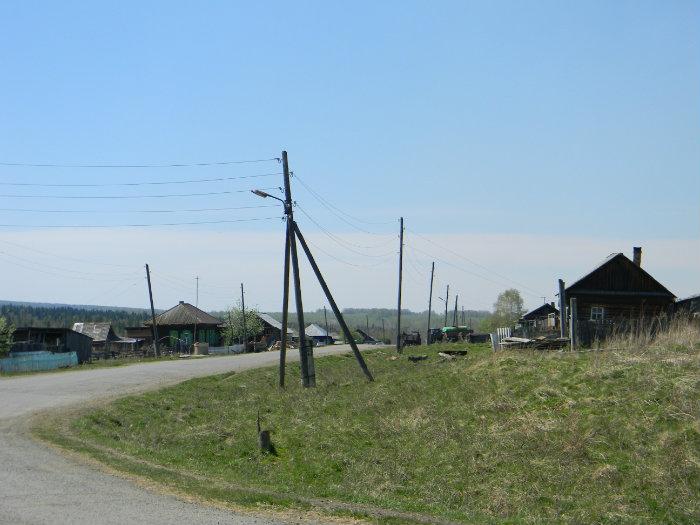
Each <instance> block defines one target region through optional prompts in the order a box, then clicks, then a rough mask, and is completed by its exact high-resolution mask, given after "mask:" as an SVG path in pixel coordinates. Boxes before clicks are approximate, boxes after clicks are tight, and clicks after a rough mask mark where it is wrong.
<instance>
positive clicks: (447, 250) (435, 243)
mask: <svg viewBox="0 0 700 525" xmlns="http://www.w3.org/2000/svg"><path fill="white" fill-rule="evenodd" d="M406 229H407V230H409V231H410V232H411V233H412V234H413V235H416V236H417V237H419V238H421V239H423V240H424V241H427V242H429V243H431V244H432V245H434V246H436V247H437V248H440V249H441V250H445V251H446V252H449V253H451V254H452V255H454V256H456V257H459V258H460V259H463V260H464V261H466V262H468V263H470V264H473V265H474V266H477V267H479V268H481V269H482V270H486V271H487V272H489V273H492V274H494V275H496V276H498V277H500V278H501V279H505V280H506V281H509V282H511V283H513V284H515V285H517V286H519V287H521V288H525V289H527V290H530V292H533V293H535V294H538V296H539V297H542V296H543V295H546V294H542V293H541V292H539V291H537V290H534V289H532V288H530V287H529V286H527V285H525V284H523V283H519V282H518V281H515V280H514V279H511V278H510V277H508V276H506V275H503V274H501V273H499V272H497V271H495V270H492V269H491V268H489V267H488V266H484V265H483V264H480V263H478V262H476V261H473V260H472V259H469V258H468V257H465V256H464V255H462V254H460V253H458V252H456V251H454V250H451V249H450V248H447V247H446V246H442V245H440V244H438V243H437V242H435V241H433V240H432V239H430V238H428V237H426V236H424V235H421V234H420V233H418V232H416V231H414V230H412V229H409V228H406Z"/></svg>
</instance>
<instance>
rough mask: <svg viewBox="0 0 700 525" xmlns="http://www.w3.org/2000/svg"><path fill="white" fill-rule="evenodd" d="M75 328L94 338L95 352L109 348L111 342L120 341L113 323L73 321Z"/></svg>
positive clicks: (93, 348) (93, 347)
mask: <svg viewBox="0 0 700 525" xmlns="http://www.w3.org/2000/svg"><path fill="white" fill-rule="evenodd" d="M73 330H75V331H76V332H78V333H81V334H84V335H87V336H88V337H89V338H90V339H91V340H92V350H93V352H100V351H106V350H109V347H110V344H111V343H113V342H115V341H119V336H118V335H117V334H116V333H115V332H114V329H113V328H112V323H73Z"/></svg>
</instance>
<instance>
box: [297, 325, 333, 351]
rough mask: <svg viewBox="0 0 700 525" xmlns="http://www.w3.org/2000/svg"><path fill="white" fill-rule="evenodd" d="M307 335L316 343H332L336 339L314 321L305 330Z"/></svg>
mask: <svg viewBox="0 0 700 525" xmlns="http://www.w3.org/2000/svg"><path fill="white" fill-rule="evenodd" d="M304 333H305V334H306V337H308V338H310V339H311V340H312V341H313V342H314V344H316V345H319V346H320V345H332V344H333V343H335V339H334V338H333V336H332V335H331V334H329V333H328V332H327V331H326V329H325V328H323V327H321V326H319V325H317V324H315V323H312V324H310V325H309V326H307V327H306V329H305V330H304Z"/></svg>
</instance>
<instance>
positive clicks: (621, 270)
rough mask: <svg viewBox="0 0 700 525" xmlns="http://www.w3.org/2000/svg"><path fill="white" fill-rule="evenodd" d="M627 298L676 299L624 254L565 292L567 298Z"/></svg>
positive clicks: (601, 266) (593, 271)
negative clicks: (614, 296) (620, 296)
mask: <svg viewBox="0 0 700 525" xmlns="http://www.w3.org/2000/svg"><path fill="white" fill-rule="evenodd" d="M569 294H573V295H580V294H586V295H625V296H640V297H665V298H669V299H675V297H676V296H675V295H673V294H672V293H671V292H670V291H669V290H668V289H667V288H666V287H665V286H664V285H662V284H661V283H660V282H659V281H657V280H656V279H654V278H653V277H652V276H651V275H649V273H647V271H646V270H644V269H643V268H641V267H640V266H637V265H636V264H634V263H633V262H632V261H630V260H629V259H628V258H627V257H625V255H624V254H623V253H613V254H611V255H608V257H606V258H605V260H604V261H603V262H602V263H600V264H599V265H598V266H596V267H595V268H594V269H593V270H592V271H591V272H590V273H588V274H586V275H584V276H583V277H581V278H580V279H579V280H578V281H576V282H574V283H573V284H571V285H570V286H569V287H568V288H567V289H566V295H567V296H569Z"/></svg>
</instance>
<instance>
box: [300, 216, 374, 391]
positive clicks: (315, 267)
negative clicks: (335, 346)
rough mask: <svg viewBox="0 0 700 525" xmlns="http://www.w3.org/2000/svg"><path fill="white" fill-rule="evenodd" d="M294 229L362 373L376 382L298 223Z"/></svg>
mask: <svg viewBox="0 0 700 525" xmlns="http://www.w3.org/2000/svg"><path fill="white" fill-rule="evenodd" d="M292 227H293V229H294V233H296V237H297V238H298V239H299V243H300V244H301V247H302V249H303V250H304V253H306V258H307V259H308V260H309V264H311V268H313V271H314V273H315V274H316V278H317V279H318V282H319V284H320V285H321V288H323V293H325V294H326V299H328V303H329V304H330V305H331V309H332V310H333V313H334V314H335V318H336V319H337V320H338V324H340V327H341V328H342V330H343V333H344V334H345V338H346V339H347V340H348V341H349V342H350V347H351V348H352V352H353V354H355V359H357V362H358V363H359V365H360V368H361V369H362V372H364V374H365V376H367V379H368V380H369V381H374V378H373V377H372V374H371V373H370V371H369V369H368V368H367V363H365V360H364V358H363V357H362V354H361V353H360V350H359V348H357V344H356V343H355V339H353V337H352V334H351V333H350V329H349V328H348V325H347V324H345V319H344V318H343V314H341V313H340V310H339V309H338V305H337V304H335V299H333V295H331V291H330V289H329V288H328V285H327V284H326V280H325V279H324V278H323V275H321V270H319V268H318V265H317V264H316V260H315V259H314V256H313V255H311V250H310V249H309V246H308V245H307V244H306V240H304V236H303V235H302V234H301V231H300V230H299V226H298V225H297V223H296V222H292Z"/></svg>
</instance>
